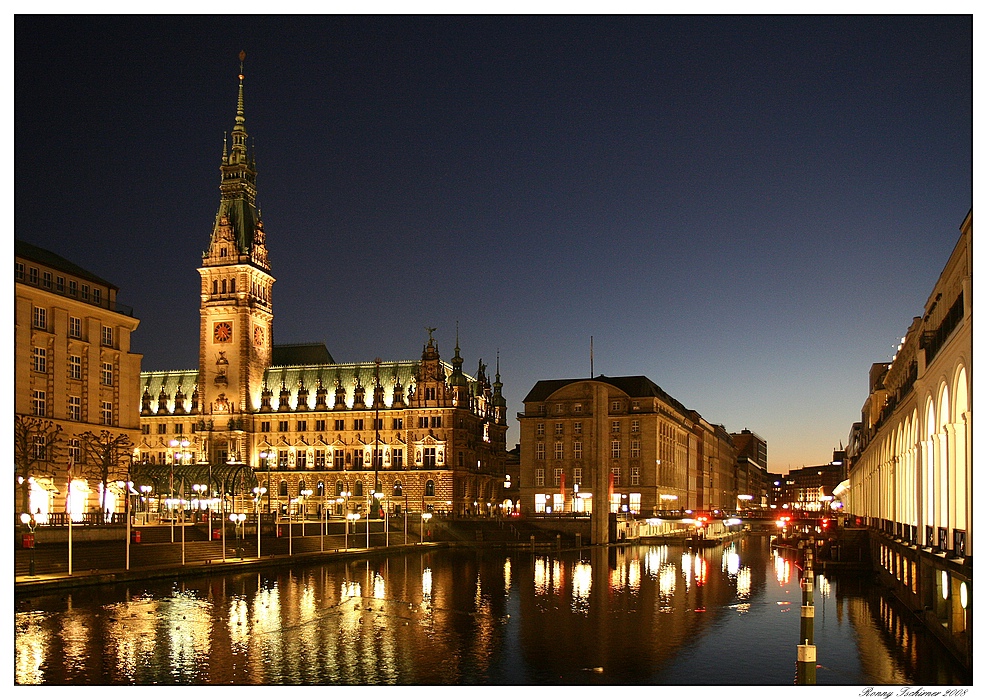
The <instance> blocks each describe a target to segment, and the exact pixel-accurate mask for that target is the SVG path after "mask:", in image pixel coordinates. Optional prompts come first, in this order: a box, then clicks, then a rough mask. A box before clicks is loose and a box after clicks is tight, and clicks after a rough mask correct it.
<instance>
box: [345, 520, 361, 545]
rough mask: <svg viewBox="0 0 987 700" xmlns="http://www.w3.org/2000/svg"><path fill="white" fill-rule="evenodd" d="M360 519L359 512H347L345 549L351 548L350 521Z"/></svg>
mask: <svg viewBox="0 0 987 700" xmlns="http://www.w3.org/2000/svg"><path fill="white" fill-rule="evenodd" d="M359 519H360V514H359V513H347V514H346V540H345V543H344V546H343V549H347V550H348V549H349V548H350V523H351V522H354V521H356V520H359Z"/></svg>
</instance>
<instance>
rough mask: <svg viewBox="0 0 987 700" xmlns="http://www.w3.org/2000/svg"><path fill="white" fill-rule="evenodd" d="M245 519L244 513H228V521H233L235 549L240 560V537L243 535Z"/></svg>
mask: <svg viewBox="0 0 987 700" xmlns="http://www.w3.org/2000/svg"><path fill="white" fill-rule="evenodd" d="M246 519H247V514H246V513H230V522H231V523H233V532H234V533H235V534H236V551H237V554H239V555H240V559H241V560H242V559H243V547H242V546H241V544H240V538H241V536H242V535H243V521H244V520H246Z"/></svg>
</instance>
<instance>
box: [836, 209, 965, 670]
mask: <svg viewBox="0 0 987 700" xmlns="http://www.w3.org/2000/svg"><path fill="white" fill-rule="evenodd" d="M960 232H961V233H960V238H959V241H958V242H957V244H956V247H955V248H954V249H953V252H952V254H951V255H950V257H949V261H948V262H947V263H946V267H945V268H944V269H943V271H942V274H941V275H940V277H939V280H938V281H937V282H936V285H935V288H934V289H933V290H932V293H931V294H930V295H929V299H928V301H927V302H926V305H925V310H924V312H923V314H922V315H921V316H918V317H916V318H915V319H914V320H913V321H912V324H911V326H909V328H908V330H907V332H906V333H905V336H904V337H903V338H902V339H901V344H900V346H899V347H898V352H897V353H896V355H895V356H894V358H893V359H892V361H891V362H889V363H878V364H875V365H873V366H872V367H871V369H870V393H869V395H868V397H867V400H866V401H865V402H864V405H863V408H862V410H861V420H860V422H859V423H855V424H854V425H853V428H852V430H851V432H850V439H849V445H848V448H847V459H848V464H849V469H848V477H849V478H848V482H849V484H848V485H849V488H848V490H847V491H846V492H845V494H843V496H842V497H843V499H844V502H845V504H846V511H847V513H849V514H852V516H854V518H855V519H856V521H855V522H858V523H859V524H861V525H866V526H867V527H869V528H870V529H871V530H872V533H873V534H872V538H873V541H872V546H873V547H874V548H875V549H876V552H872V554H873V558H874V560H875V563H876V564H877V565H878V566H879V567H880V570H881V572H882V575H883V576H884V577H885V578H886V579H887V583H888V585H890V586H891V587H892V588H893V589H894V590H895V591H896V593H897V594H898V596H899V597H900V598H902V599H903V600H904V601H905V603H906V604H908V605H909V606H910V607H911V609H913V610H920V611H923V614H924V616H925V617H926V621H927V622H928V623H929V624H928V626H929V627H930V629H932V630H933V631H934V632H935V633H936V634H937V635H938V636H939V637H940V638H941V639H942V640H943V641H944V642H945V643H946V644H947V646H948V647H949V648H951V649H952V650H953V651H954V652H956V654H957V656H959V657H960V659H961V660H965V661H966V662H967V663H968V664H969V663H970V662H971V661H972V639H973V629H972V624H973V617H972V614H971V613H972V610H973V603H972V594H973V563H972V562H973V403H972V384H971V378H972V374H973V276H972V250H973V212H972V211H971V212H970V213H969V214H968V215H967V217H966V218H965V219H964V221H963V224H962V226H961V227H960Z"/></svg>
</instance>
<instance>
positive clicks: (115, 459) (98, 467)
mask: <svg viewBox="0 0 987 700" xmlns="http://www.w3.org/2000/svg"><path fill="white" fill-rule="evenodd" d="M79 439H80V441H81V442H82V451H83V453H84V454H85V456H86V460H85V461H86V465H85V471H86V473H87V474H88V475H89V476H91V477H93V478H94V479H96V480H97V481H99V482H100V483H101V484H102V485H103V489H102V502H101V503H100V508H99V510H100V515H104V514H105V513H106V512H107V511H108V510H109V508H108V507H107V506H108V503H107V497H108V489H109V484H110V483H112V482H114V481H119V480H126V479H127V475H128V471H129V467H130V460H131V459H132V457H133V452H132V450H133V448H134V444H133V443H132V442H131V441H130V437H129V436H128V435H127V434H126V433H116V434H114V433H111V432H110V431H109V430H101V431H99V435H96V434H95V433H92V432H90V431H86V432H84V433H82V434H81V435H80V436H79Z"/></svg>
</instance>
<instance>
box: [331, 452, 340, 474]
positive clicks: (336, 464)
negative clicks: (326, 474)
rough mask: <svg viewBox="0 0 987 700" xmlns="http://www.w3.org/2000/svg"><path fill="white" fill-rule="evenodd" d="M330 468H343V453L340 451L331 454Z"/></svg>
mask: <svg viewBox="0 0 987 700" xmlns="http://www.w3.org/2000/svg"><path fill="white" fill-rule="evenodd" d="M332 467H333V469H342V468H343V451H342V450H333V453H332Z"/></svg>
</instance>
